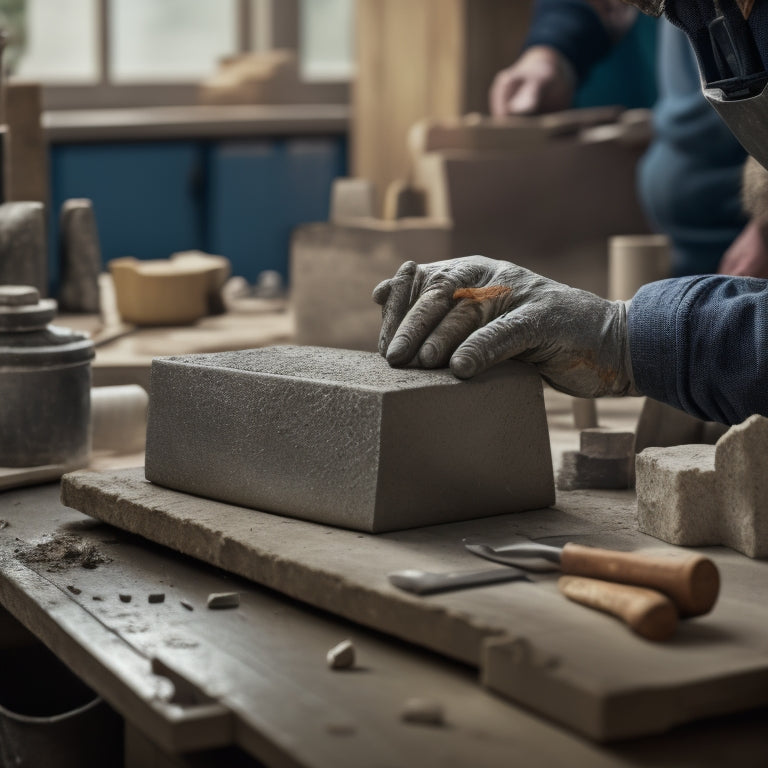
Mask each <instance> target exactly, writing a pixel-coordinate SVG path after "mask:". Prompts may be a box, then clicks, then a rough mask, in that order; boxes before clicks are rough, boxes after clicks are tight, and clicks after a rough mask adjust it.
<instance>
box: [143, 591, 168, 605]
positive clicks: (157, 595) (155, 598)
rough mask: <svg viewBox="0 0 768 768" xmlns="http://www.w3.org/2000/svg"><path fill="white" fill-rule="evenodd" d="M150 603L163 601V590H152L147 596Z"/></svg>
mask: <svg viewBox="0 0 768 768" xmlns="http://www.w3.org/2000/svg"><path fill="white" fill-rule="evenodd" d="M147 599H148V600H149V602H150V603H164V602H165V593H163V592H153V593H152V594H150V596H149V597H148V598H147Z"/></svg>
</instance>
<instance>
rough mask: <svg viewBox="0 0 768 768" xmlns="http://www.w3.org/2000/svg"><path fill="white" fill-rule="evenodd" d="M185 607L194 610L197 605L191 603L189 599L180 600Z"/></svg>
mask: <svg viewBox="0 0 768 768" xmlns="http://www.w3.org/2000/svg"><path fill="white" fill-rule="evenodd" d="M179 602H180V603H181V605H182V607H183V608H186V609H187V610H188V611H194V610H195V607H194V606H193V605H192V603H190V602H189V601H188V600H179Z"/></svg>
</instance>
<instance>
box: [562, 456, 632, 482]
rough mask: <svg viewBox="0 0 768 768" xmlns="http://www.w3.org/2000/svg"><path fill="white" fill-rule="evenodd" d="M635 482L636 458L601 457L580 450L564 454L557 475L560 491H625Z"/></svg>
mask: <svg viewBox="0 0 768 768" xmlns="http://www.w3.org/2000/svg"><path fill="white" fill-rule="evenodd" d="M633 482H634V456H627V457H624V458H601V457H595V456H587V455H586V454H584V453H581V452H580V451H565V452H564V453H563V459H562V463H561V465H560V469H559V471H558V473H557V487H558V489H560V490H561V491H575V490H579V489H584V488H600V489H603V490H619V491H620V490H626V489H627V488H631V487H632V485H633Z"/></svg>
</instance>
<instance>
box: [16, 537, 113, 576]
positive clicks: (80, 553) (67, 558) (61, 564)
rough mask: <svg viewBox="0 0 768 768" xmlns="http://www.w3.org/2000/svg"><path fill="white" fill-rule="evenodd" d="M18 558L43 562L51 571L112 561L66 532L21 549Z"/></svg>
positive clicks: (26, 561)
mask: <svg viewBox="0 0 768 768" xmlns="http://www.w3.org/2000/svg"><path fill="white" fill-rule="evenodd" d="M19 559H20V560H21V561H22V562H24V563H44V564H46V565H47V566H48V568H47V570H48V571H50V572H52V573H56V572H58V571H65V570H67V569H68V568H74V567H76V566H80V567H81V568H88V569H93V568H97V567H98V566H99V565H103V564H105V563H111V562H112V559H111V558H109V557H107V556H106V555H104V554H103V553H102V552H100V551H99V550H98V549H97V547H96V546H95V545H93V544H89V543H88V542H86V541H83V540H82V539H79V538H77V537H76V536H71V535H68V534H65V535H58V536H54V537H53V538H51V539H48V540H46V541H41V542H40V543H39V544H36V545H35V546H33V547H30V548H28V549H26V550H21V551H20V553H19Z"/></svg>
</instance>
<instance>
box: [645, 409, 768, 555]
mask: <svg viewBox="0 0 768 768" xmlns="http://www.w3.org/2000/svg"><path fill="white" fill-rule="evenodd" d="M637 518H638V527H639V529H640V530H641V531H643V532H644V533H649V534H651V535H652V536H656V537H657V538H660V539H663V540H664V541H668V542H670V543H673V544H682V545H684V546H704V545H718V544H720V545H724V546H727V547H731V548H733V549H735V550H737V551H738V552H742V553H743V554H745V555H748V556H749V557H767V556H768V419H766V418H764V417H762V416H751V417H750V418H749V419H747V420H746V421H745V422H743V423H742V424H739V425H737V426H734V427H731V429H729V430H728V432H726V433H725V435H723V436H722V437H721V438H720V439H719V440H718V442H717V444H716V446H714V447H713V446H709V445H687V446H677V447H673V448H648V449H646V450H645V451H643V452H642V453H641V454H639V455H638V457H637Z"/></svg>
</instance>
